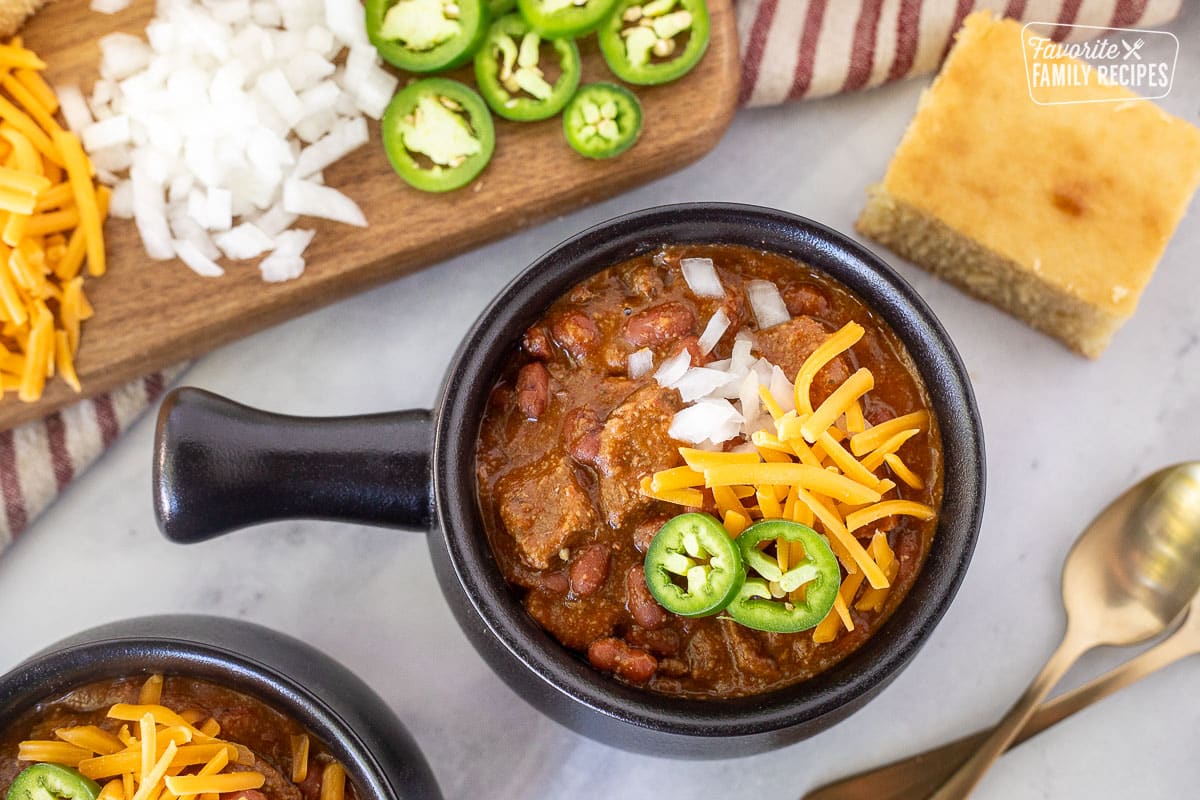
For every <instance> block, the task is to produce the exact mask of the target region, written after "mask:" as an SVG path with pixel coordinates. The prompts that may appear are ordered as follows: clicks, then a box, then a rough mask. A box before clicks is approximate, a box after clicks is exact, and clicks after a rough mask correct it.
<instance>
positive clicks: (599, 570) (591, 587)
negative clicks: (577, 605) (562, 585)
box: [570, 544, 609, 597]
mask: <svg viewBox="0 0 1200 800" xmlns="http://www.w3.org/2000/svg"><path fill="white" fill-rule="evenodd" d="M608 554H609V550H608V545H604V544H593V545H589V546H588V547H585V548H583V549H582V550H580V551H579V554H578V555H576V556H575V558H574V559H572V561H571V572H570V575H571V591H572V592H574V593H575V596H576V597H587V596H588V595H590V594H595V593H596V592H597V591H599V590H600V587H601V586H603V585H604V580H605V579H606V578H607V577H608Z"/></svg>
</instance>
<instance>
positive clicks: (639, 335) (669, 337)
mask: <svg viewBox="0 0 1200 800" xmlns="http://www.w3.org/2000/svg"><path fill="white" fill-rule="evenodd" d="M695 326H696V315H695V314H693V313H692V310H691V309H690V308H688V307H687V306H685V305H684V304H683V303H675V302H671V303H663V304H662V305H657V306H654V307H653V308H647V309H646V310H645V311H641V312H639V313H637V314H634V315H633V316H632V317H630V318H629V319H628V320H627V321H626V322H625V339H626V340H627V341H628V342H629V343H630V344H633V345H636V346H637V347H649V346H653V345H660V344H666V343H667V342H672V341H675V340H676V339H678V338H680V337H681V336H686V335H687V334H689V333H691V332H692V329H693V328H695Z"/></svg>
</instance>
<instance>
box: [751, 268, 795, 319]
mask: <svg viewBox="0 0 1200 800" xmlns="http://www.w3.org/2000/svg"><path fill="white" fill-rule="evenodd" d="M746 297H747V298H748V299H749V300H750V308H751V310H753V311H754V318H755V319H756V320H757V321H758V327H759V328H760V329H765V328H773V327H774V326H776V325H780V324H782V323H784V322H787V321H788V320H790V319H791V318H792V315H791V314H789V313H788V310H787V303H785V302H783V296H782V295H781V294H779V288H778V287H777V286H776V285H775V284H773V283H771V282H770V281H763V280H753V281H747V282H746Z"/></svg>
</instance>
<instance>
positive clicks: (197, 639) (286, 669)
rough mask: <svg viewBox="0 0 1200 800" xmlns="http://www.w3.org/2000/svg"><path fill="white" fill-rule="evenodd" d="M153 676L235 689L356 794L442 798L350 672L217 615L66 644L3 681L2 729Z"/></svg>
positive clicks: (167, 620)
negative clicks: (299, 736)
mask: <svg viewBox="0 0 1200 800" xmlns="http://www.w3.org/2000/svg"><path fill="white" fill-rule="evenodd" d="M155 672H160V673H165V674H167V675H182V676H187V677H193V678H198V679H202V680H206V681H209V682H211V683H214V684H217V685H219V686H223V687H225V688H228V689H233V690H235V691H239V692H242V693H244V694H246V695H249V696H251V697H255V698H257V699H258V700H261V701H262V702H263V703H265V704H267V705H268V706H270V707H272V708H274V709H275V710H276V711H279V712H281V713H283V714H284V715H286V716H288V717H290V718H291V719H293V720H295V721H296V722H299V723H300V724H301V725H303V726H304V727H305V728H307V729H308V730H309V731H310V732H311V733H312V734H313V735H314V736H316V737H317V738H318V739H320V740H321V741H322V742H323V743H324V744H325V745H326V747H328V748H329V751H330V753H331V754H332V755H333V756H334V757H335V758H336V759H338V760H339V761H340V762H341V763H342V764H343V765H344V766H345V767H346V770H347V773H348V774H349V776H350V779H351V780H352V781H353V782H354V784H355V786H356V787H358V788H359V790H360V792H361V793H360V795H359V796H360V797H363V798H371V799H372V800H418V798H419V799H420V800H431V799H432V800H437V798H440V797H441V793H440V791H439V790H438V787H437V782H436V781H435V780H434V777H433V773H432V772H431V771H430V769H429V765H428V764H427V763H426V762H425V758H424V756H422V755H421V751H420V749H419V748H418V747H417V744H416V742H414V741H413V738H412V736H410V735H409V733H408V731H407V730H405V728H404V726H403V725H402V724H401V723H400V721H399V720H398V719H396V717H395V715H394V714H392V712H391V711H390V710H389V709H388V707H387V704H386V703H384V702H383V700H382V699H381V698H380V697H379V695H377V694H375V692H373V691H372V690H371V689H370V687H368V686H367V685H366V684H365V683H363V682H362V681H361V680H359V679H358V678H357V677H356V676H355V675H354V674H353V673H351V672H350V671H349V670H348V669H346V668H345V667H343V666H342V665H341V664H339V663H337V662H336V661H334V660H333V659H332V658H330V657H329V656H327V655H325V654H324V653H322V652H320V651H319V650H316V649H315V648H313V647H311V646H309V645H307V644H304V643H303V642H300V641H298V640H296V639H293V638H291V637H290V636H285V635H284V634H282V633H279V632H277V631H273V630H270V629H269V628H263V627H261V626H258V625H251V624H250V623H247V622H240V621H237V620H231V619H223V618H219V617H203V616H161V617H142V618H139V619H130V620H125V621H122V622H115V623H111V624H109V625H102V626H100V627H98V628H92V629H91V630H87V631H84V632H83V633H80V634H76V635H75V636H72V637H70V638H68V639H64V640H63V641H61V642H59V643H58V644H55V645H53V646H51V647H49V648H47V649H46V650H43V651H42V652H41V653H38V654H37V655H35V656H34V657H32V658H30V659H29V660H27V661H25V662H24V663H22V664H20V665H19V666H17V667H16V668H15V669H13V670H12V671H11V672H9V673H8V674H6V675H4V676H2V677H0V730H8V729H9V726H10V725H12V724H13V722H14V721H15V720H16V719H17V718H18V717H20V716H21V715H22V714H24V713H25V712H27V711H28V710H30V709H31V708H33V707H34V706H35V705H36V704H37V703H39V702H42V701H44V700H49V699H53V698H56V697H59V696H61V695H63V694H65V693H66V692H68V691H70V690H72V689H75V688H78V687H80V686H83V685H86V684H88V683H92V682H93V681H100V680H105V679H109V678H118V677H123V676H131V675H149V674H151V673H155Z"/></svg>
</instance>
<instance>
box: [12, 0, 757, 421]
mask: <svg viewBox="0 0 1200 800" xmlns="http://www.w3.org/2000/svg"><path fill="white" fill-rule="evenodd" d="M708 7H709V12H710V14H711V17H712V26H711V42H710V44H709V48H708V53H707V54H706V55H705V56H704V59H703V60H702V61H701V62H700V64H699V65H698V66H697V67H696V68H695V69H694V70H693V71H692V72H691V73H689V74H688V75H687V76H686V77H685V78H683V79H681V80H679V81H676V82H675V83H672V84H668V85H666V86H659V87H653V88H641V87H637V88H635V91H636V92H637V94H638V96H639V97H640V98H641V101H642V103H643V105H644V111H645V123H644V127H643V132H642V138H641V140H640V141H639V142H638V143H637V145H636V146H635V147H634V148H633V149H632V150H630V151H628V152H626V153H625V154H624V155H623V156H621V157H620V158H617V159H614V160H612V161H603V162H593V161H589V160H587V159H584V158H581V157H580V156H578V155H576V154H575V152H574V151H573V150H571V149H570V148H569V147H568V146H567V145H566V143H565V141H563V138H562V121H561V119H560V118H554V119H551V120H547V121H544V122H538V123H514V122H506V121H504V120H499V119H498V120H496V153H495V156H494V157H493V158H492V161H491V164H489V166H488V167H487V169H486V170H485V171H484V172H483V174H482V175H481V176H480V178H479V179H477V180H476V181H475V182H474V183H473V184H471V185H469V186H467V187H466V188H464V189H460V190H458V191H456V192H451V193H449V194H444V195H430V194H424V193H422V192H418V191H416V190H414V189H410V188H409V187H408V186H407V185H406V184H405V183H404V182H403V181H401V180H400V179H399V178H398V177H397V176H396V175H395V174H394V173H393V172H392V169H391V167H390V165H389V164H388V162H387V159H386V157H385V156H384V153H383V148H382V146H381V144H380V141H379V125H378V123H375V122H371V124H370V126H369V127H370V130H371V141H370V142H368V143H367V144H366V145H364V146H363V147H361V148H360V149H359V150H357V151H355V152H354V153H353V154H351V155H350V156H348V157H347V158H345V159H343V160H342V161H340V162H339V163H337V164H335V165H333V166H332V167H330V168H328V169H327V170H325V178H326V183H327V184H329V185H330V186H334V187H337V188H339V189H341V190H342V191H344V192H345V193H346V194H348V195H349V196H350V197H352V198H353V199H354V200H355V201H356V202H357V203H358V204H359V206H361V207H362V209H363V211H364V212H365V213H366V215H367V220H368V221H369V223H370V226H369V227H368V228H365V229H362V228H354V227H350V226H345V225H339V224H337V223H332V222H325V221H321V220H312V219H301V221H300V223H298V226H302V227H305V228H310V227H311V228H315V229H316V231H317V235H316V238H315V239H314V240H313V242H312V244H311V245H309V248H308V250H307V252H306V253H305V257H306V258H307V260H308V267H307V269H306V270H305V272H304V275H302V276H301V277H300V278H299V279H298V280H294V281H288V282H287V283H283V284H268V283H264V282H263V281H262V280H261V278H260V277H259V273H258V268H257V267H256V266H255V262H240V263H233V264H228V263H227V264H225V266H226V275H225V276H224V277H222V278H201V277H199V276H197V275H195V274H194V273H193V272H192V271H191V270H189V269H188V268H187V267H186V266H184V265H183V264H182V263H181V262H178V261H167V262H156V261H151V260H150V259H149V258H148V257H146V255H145V253H144V252H143V250H142V246H141V242H140V240H139V239H138V236H137V232H136V230H135V229H134V226H133V223H132V221H128V220H118V219H113V220H109V222H108V223H107V224H106V226H105V234H106V238H107V244H108V264H109V269H108V274H107V275H105V276H104V277H103V278H100V279H98V280H96V279H89V280H88V282H87V283H86V284H85V291H86V293H87V295H88V297H89V298H90V299H91V302H92V305H93V306H95V309H96V315H95V317H93V318H92V319H91V320H89V321H88V322H86V323H85V324H84V329H83V341H82V345H81V347H80V350H79V356H78V361H77V365H76V366H77V369H78V372H79V377H80V380H81V381H82V383H83V391H84V395H90V394H97V393H100V392H104V391H106V390H108V389H111V388H113V387H115V386H118V385H120V384H121V383H123V382H125V381H127V380H130V379H132V378H136V377H139V376H142V375H145V374H147V373H150V372H153V371H155V370H157V369H160V368H162V367H166V366H170V365H172V364H176V363H179V362H181V361H184V360H186V359H189V358H192V357H195V356H197V355H200V354H201V353H203V352H205V351H207V350H210V349H212V348H214V347H217V346H219V345H222V344H225V343H227V342H230V341H233V340H234V339H237V338H239V337H242V336H246V335H248V334H250V333H254V332H255V331H257V330H260V329H262V328H264V327H267V326H269V325H273V324H275V323H278V322H282V321H283V320H286V319H289V318H291V317H294V316H297V315H299V314H302V313H304V312H306V311H311V310H312V309H314V308H317V307H319V306H323V305H325V304H327V303H332V302H334V301H335V300H339V299H341V298H343V297H346V296H348V295H351V294H354V293H356V292H360V291H363V290H364V289H367V288H370V287H372V286H375V285H377V284H380V283H383V282H384V281H387V280H389V279H391V278H395V277H397V276H399V275H403V274H405V273H408V272H412V271H414V270H416V269H420V268H421V267H424V266H428V265H430V264H434V263H436V262H439V261H444V260H445V259H447V258H449V257H451V256H453V255H455V254H457V253H460V252H463V251H465V250H468V249H471V248H473V247H478V246H479V245H481V244H483V243H485V242H488V241H491V240H493V239H498V238H501V237H503V236H507V235H508V234H510V233H513V232H514V231H517V230H520V229H522V228H526V227H528V226H530V225H534V224H536V223H537V222H539V221H542V220H545V219H547V218H549V217H552V216H556V215H559V214H563V213H565V212H567V211H569V210H572V209H575V208H578V207H580V206H584V205H587V204H589V203H595V202H597V201H599V200H602V199H604V198H607V197H610V196H612V195H615V194H617V193H619V192H622V191H625V190H627V189H631V188H633V187H634V186H637V185H639V184H642V183H645V182H647V181H649V180H652V179H654V178H657V177H660V176H662V175H664V174H666V173H668V172H672V171H674V170H677V169H679V168H681V167H683V166H685V165H687V164H689V163H691V162H693V161H695V160H696V159H698V158H700V156H702V155H704V154H705V153H706V152H708V151H709V150H710V149H712V147H713V146H715V145H716V143H717V141H718V140H719V139H720V138H721V135H722V133H723V132H724V131H725V128H726V127H727V126H728V125H729V122H730V120H731V118H732V116H733V111H734V107H735V105H736V103H737V94H738V75H739V68H738V43H737V32H736V30H735V28H734V14H733V8H732V5H731V0H708ZM153 10H154V3H153V0H135V1H134V3H133V5H132V6H131V7H130V8H128V9H126V10H125V11H122V12H121V13H119V14H116V15H113V16H107V15H104V14H99V13H96V12H93V11H90V10H89V9H88V0H51V2H50V3H49V5H48V6H46V8H45V9H43V10H42V11H41V12H40V13H39V14H38V15H37V16H36V17H34V19H33V20H31V21H30V23H29V24H28V25H27V26H26V27H25V29H24V30H23V31H22V35H23V36H24V37H25V42H26V44H27V45H28V46H29V47H31V48H33V49H34V50H35V51H37V53H38V54H39V55H40V56H41V57H42V59H43V60H44V61H46V63H47V64H48V65H49V66H48V69H47V71H46V77H47V79H48V80H50V82H51V83H53V84H63V83H76V84H79V85H80V86H81V87H82V88H83V90H84V92H85V93H90V91H91V86H92V83H93V81H94V80H95V78H96V76H97V69H98V65H99V63H100V50H99V46H98V45H97V40H98V39H99V38H100V37H101V36H103V35H104V34H106V33H111V32H113V31H117V30H121V31H127V32H129V33H134V34H139V35H140V34H142V32H143V30H144V29H145V25H146V23H147V22H148V21H149V19H150V18H151V16H152V14H153ZM580 51H581V53H582V55H583V80H584V82H585V83H586V82H590V81H596V80H613V77H612V75H611V73H609V71H608V69H607V67H606V66H605V64H604V60H603V58H602V57H601V56H600V53H599V50H598V48H597V46H596V42H595V37H594V36H592V37H588V38H587V39H585V40H583V41H581V42H580ZM454 77H458V78H460V79H462V80H465V81H467V82H471V81H470V78H469V70H460V71H459V74H456V75H455V76H454ZM680 199H681V200H683V199H686V198H680ZM79 399H80V395H77V394H75V393H74V392H73V391H72V390H71V389H70V388H69V387H67V386H66V385H65V384H64V383H63V382H62V381H60V380H57V379H54V380H51V381H49V382H48V383H47V385H46V391H45V394H43V396H42V399H41V400H40V401H39V402H37V403H21V402H20V401H19V400H17V397H16V394H15V393H9V394H8V395H7V396H6V397H5V398H4V399H3V400H0V430H3V429H6V428H8V427H11V426H13V425H16V424H18V423H20V422H24V421H26V420H29V419H33V418H36V417H40V416H43V415H45V414H46V413H48V412H50V411H52V410H53V409H55V408H58V407H60V406H63V405H66V404H69V403H72V402H74V401H76V400H79Z"/></svg>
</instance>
